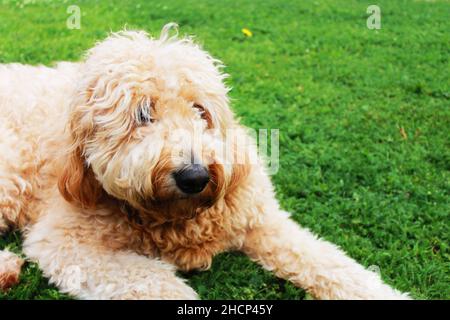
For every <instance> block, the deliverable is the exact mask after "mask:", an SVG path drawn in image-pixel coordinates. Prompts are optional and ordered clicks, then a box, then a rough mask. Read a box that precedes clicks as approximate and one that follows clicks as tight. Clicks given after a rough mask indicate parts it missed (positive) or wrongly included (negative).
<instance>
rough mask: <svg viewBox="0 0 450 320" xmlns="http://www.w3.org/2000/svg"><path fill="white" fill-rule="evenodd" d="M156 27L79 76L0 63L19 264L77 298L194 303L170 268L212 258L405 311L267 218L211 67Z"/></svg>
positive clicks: (3, 175) (271, 200)
mask: <svg viewBox="0 0 450 320" xmlns="http://www.w3.org/2000/svg"><path fill="white" fill-rule="evenodd" d="M171 27H172V25H167V26H165V27H164V29H163V31H162V34H161V37H160V38H159V39H152V38H149V37H148V36H147V34H145V33H144V32H132V31H125V32H120V33H117V34H113V35H111V36H110V37H108V38H107V39H106V40H104V41H102V42H100V43H98V44H97V45H96V46H95V47H94V48H93V49H91V50H90V51H89V52H88V54H87V57H86V59H85V60H84V61H83V62H81V63H59V64H58V65H57V66H56V67H55V68H48V67H44V66H38V67H33V66H25V65H19V64H11V65H2V66H0V119H1V121H0V229H1V230H2V231H3V232H4V231H6V230H7V229H8V228H9V227H12V226H16V227H19V228H20V229H21V230H23V232H24V238H25V240H24V246H23V249H24V253H25V254H26V255H27V256H28V258H30V259H32V260H33V261H36V262H37V263H39V266H40V268H41V269H42V270H43V272H44V274H45V276H46V277H48V278H49V279H50V282H52V283H54V284H56V285H57V286H58V288H59V289H60V290H61V291H62V292H67V293H70V294H72V295H74V296H75V297H78V298H84V299H196V298H197V294H196V293H195V292H194V290H193V289H192V288H190V287H189V286H188V285H187V284H186V283H185V282H184V281H183V280H182V279H180V278H178V277H177V276H176V275H175V270H176V269H179V270H192V269H207V268H208V267H209V266H210V265H211V260H212V258H213V256H214V255H215V254H217V253H220V252H223V251H226V250H241V251H243V252H245V253H246V254H247V255H248V256H249V257H250V258H251V259H253V260H254V261H257V262H258V263H260V264H261V265H262V266H263V267H264V268H266V269H268V270H271V271H273V272H274V273H275V274H276V275H277V276H279V277H281V278H284V279H288V280H290V281H292V282H293V283H294V284H295V285H297V286H299V287H302V288H304V289H306V290H307V291H308V292H310V293H311V294H312V295H314V296H315V297H317V298H321V299H402V298H408V296H407V295H406V294H402V293H400V292H398V291H396V290H394V289H392V288H390V287H389V286H388V285H386V284H384V283H383V282H382V280H381V279H380V277H379V275H378V274H376V273H374V272H370V271H368V270H366V269H365V268H364V267H362V266H361V265H359V264H358V263H357V262H355V261H354V260H352V259H351V258H349V257H348V256H346V255H345V254H344V253H343V252H342V251H341V250H339V249H338V248H337V247H336V246H334V245H333V244H331V243H328V242H326V241H323V240H320V239H318V238H317V237H316V236H315V235H313V234H312V233H311V232H309V231H308V230H305V229H302V228H300V227H299V226H298V224H297V223H295V222H293V221H292V220H291V219H290V218H289V214H288V213H286V212H284V211H283V210H282V209H280V207H279V205H278V203H277V201H276V199H275V196H274V192H273V188H272V184H271V182H270V180H269V178H268V176H267V174H266V173H265V169H264V166H263V165H261V164H259V163H258V162H252V161H251V159H254V155H255V147H254V146H252V145H249V146H248V147H246V148H241V147H240V146H239V144H238V143H237V142H236V141H247V140H248V139H247V137H246V134H245V133H244V131H243V130H240V126H239V124H238V123H237V121H236V120H235V118H234V116H233V113H232V112H231V110H230V108H229V103H228V98H227V91H228V90H227V88H226V86H225V85H224V83H223V79H224V74H222V73H221V72H220V63H219V62H218V61H217V60H215V59H213V58H212V57H211V56H210V55H208V53H206V52H205V51H203V50H202V49H201V48H199V46H197V45H196V44H194V43H193V42H192V41H191V40H190V39H179V38H177V37H175V36H174V37H169V36H168V32H169V29H170V28H171ZM230 130H233V131H234V132H235V134H236V135H237V139H227V135H228V134H229V132H230ZM194 131H197V132H198V131H200V133H201V135H200V136H201V137H200V139H197V140H196V142H195V143H194V141H191V140H190V139H187V137H186V135H185V134H181V135H180V134H179V133H180V132H187V133H192V132H194ZM174 150H176V152H174ZM224 154H228V155H230V154H231V155H232V158H233V159H234V156H236V155H240V156H241V158H242V159H244V161H243V162H240V163H239V162H237V161H235V162H233V161H232V162H231V163H230V162H227V161H226V159H225V158H224V157H225V156H224ZM242 156H243V157H242ZM3 256H4V259H3V261H2V262H0V263H2V264H3V265H4V266H6V263H7V260H8V261H9V262H11V259H13V258H12V257H11V255H10V254H7V255H3ZM0 257H1V256H0ZM11 265H12V266H16V267H20V262H18V263H11ZM0 270H3V269H2V268H0ZM12 271H14V270H12ZM3 272H8V270H6V271H5V270H3ZM9 272H11V270H9Z"/></svg>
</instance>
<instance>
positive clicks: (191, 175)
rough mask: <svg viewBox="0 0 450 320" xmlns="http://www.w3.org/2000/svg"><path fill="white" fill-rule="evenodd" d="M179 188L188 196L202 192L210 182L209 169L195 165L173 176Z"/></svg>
mask: <svg viewBox="0 0 450 320" xmlns="http://www.w3.org/2000/svg"><path fill="white" fill-rule="evenodd" d="M173 177H174V179H175V182H176V184H177V187H178V188H179V189H180V190H181V191H183V192H184V193H187V194H195V193H200V192H202V191H203V190H204V189H205V187H206V185H207V184H208V182H209V173H208V169H207V168H205V167H204V166H202V165H200V164H193V165H190V166H188V167H185V168H183V169H181V170H179V171H177V172H175V173H174V174H173Z"/></svg>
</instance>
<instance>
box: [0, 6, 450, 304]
mask: <svg viewBox="0 0 450 320" xmlns="http://www.w3.org/2000/svg"><path fill="white" fill-rule="evenodd" d="M36 2H37V3H30V4H25V5H20V4H21V3H23V1H5V0H3V1H2V0H0V3H2V4H0V34H1V41H0V62H1V63H8V62H16V61H18V62H22V63H31V64H38V63H43V64H50V63H51V62H52V61H57V60H77V59H79V57H80V55H81V54H82V53H83V51H84V50H85V49H87V48H89V47H91V46H92V45H93V44H94V42H95V41H96V40H99V39H102V38H103V37H105V36H106V34H107V32H108V31H109V30H119V29H121V28H122V27H123V26H124V25H127V26H128V28H130V29H131V28H138V29H145V30H147V31H150V32H152V33H156V34H157V33H158V32H159V30H160V29H161V27H162V26H163V25H164V24H165V23H167V22H169V21H176V22H178V23H179V24H180V27H181V30H180V32H181V34H185V33H187V34H195V35H196V38H197V40H198V41H199V42H200V43H202V44H203V45H204V47H205V48H206V49H207V50H209V51H210V52H211V53H212V54H213V55H215V56H216V57H218V58H220V59H221V60H223V61H224V62H225V64H226V65H227V66H228V68H227V72H228V73H230V74H231V78H230V79H229V84H230V85H231V86H232V87H233V91H232V93H231V96H232V98H233V109H234V110H235V111H236V113H237V114H238V115H239V116H240V117H241V118H242V122H243V123H244V124H246V125H248V126H249V127H253V128H278V129H280V135H281V138H280V141H281V143H280V145H281V149H280V154H281V168H280V171H279V172H278V174H276V175H275V176H273V181H274V183H275V185H276V189H277V192H278V198H279V200H280V202H281V205H282V206H283V207H284V208H285V209H286V210H289V211H290V212H292V214H293V217H294V219H295V220H297V221H298V222H300V223H301V224H302V225H304V226H307V227H309V228H310V229H312V230H313V231H315V232H317V233H318V234H320V235H321V236H323V237H324V238H326V239H327V240H330V241H332V242H334V243H337V244H339V245H340V246H341V247H342V248H344V249H345V250H346V251H347V252H348V253H349V254H350V255H351V256H352V257H354V258H355V259H357V260H358V261H360V262H361V263H362V264H364V265H366V266H370V265H376V266H378V267H379V268H380V270H381V274H382V277H383V278H384V279H385V280H386V281H387V282H388V283H389V284H391V285H393V286H395V287H396V288H398V289H400V290H403V291H409V292H411V293H412V296H413V297H415V298H421V299H438V298H441V299H442V298H443V299H449V298H450V263H449V261H450V259H449V258H450V254H449V245H450V243H449V235H450V230H449V225H450V215H449V214H450V200H449V199H450V142H449V135H450V103H449V97H450V92H449V87H450V83H449V71H450V66H449V56H450V50H449V46H450V36H449V30H450V23H449V21H450V14H449V13H450V3H449V2H448V1H401V0H396V1H393V0H380V1H377V4H378V5H379V6H380V8H381V15H382V21H381V22H382V29H381V30H378V31H376V30H369V29H367V27H366V18H367V16H368V15H367V14H366V8H367V7H368V5H370V4H373V2H372V1H356V0H346V1H344V0H342V1H337V0H334V1H332V0H327V1H324V0H322V1H299V0H289V1H282V2H281V1H279V0H268V1H216V0H209V1H193V0H190V1H187V0H170V1H169V0H165V1H158V2H154V1H145V0H141V1H135V2H133V3H131V1H130V2H129V3H128V1H106V0H105V1H76V4H78V5H79V6H80V7H81V10H82V13H83V15H82V28H81V30H68V29H67V28H66V19H67V17H68V14H67V13H66V8H67V6H68V5H69V4H72V3H71V2H65V3H63V2H56V1H36ZM150 2H152V3H150ZM244 27H247V28H249V29H250V30H251V31H252V32H253V34H254V35H253V37H251V38H245V37H244V36H243V34H242V33H241V29H242V28H244ZM402 132H403V133H402ZM20 242H21V240H20V235H18V234H10V235H7V236H6V237H4V238H2V239H0V248H3V247H5V246H6V247H10V248H12V250H16V251H17V252H20ZM183 276H184V277H187V278H188V279H189V282H190V283H191V284H192V286H193V287H194V288H195V289H196V290H197V291H198V292H199V293H200V295H201V297H202V298H211V299H216V298H222V299H228V298H237V299H264V298H271V299H304V298H307V297H308V296H305V293H304V292H303V291H302V290H300V289H297V288H295V287H294V286H292V285H291V284H289V283H287V282H285V281H282V280H279V279H277V278H275V277H274V276H272V275H271V274H270V273H268V272H265V271H263V270H262V268H260V267H259V266H257V265H256V264H254V263H252V262H250V261H249V260H248V259H247V258H246V257H244V256H242V255H240V254H234V253H227V254H222V255H220V256H218V257H216V258H215V260H214V264H213V267H212V269H211V270H210V271H207V272H203V273H190V274H186V275H183ZM16 298H20V299H54V298H55V299H64V298H68V297H67V296H65V295H62V294H60V293H58V291H57V290H56V289H55V288H54V287H52V286H49V285H48V283H47V280H46V279H45V278H43V277H42V275H41V272H40V271H39V269H38V267H37V266H36V265H35V264H32V263H28V264H27V265H26V267H25V268H24V272H23V274H22V278H21V283H20V284H19V285H18V286H16V287H14V288H12V289H11V290H10V291H9V292H8V293H6V294H0V299H16Z"/></svg>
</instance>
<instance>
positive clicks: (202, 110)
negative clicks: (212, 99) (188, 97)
mask: <svg viewBox="0 0 450 320" xmlns="http://www.w3.org/2000/svg"><path fill="white" fill-rule="evenodd" d="M192 107H193V108H195V109H197V111H198V113H199V114H200V116H201V117H202V119H205V120H206V111H205V108H203V106H202V105H200V104H198V103H194V105H193V106H192Z"/></svg>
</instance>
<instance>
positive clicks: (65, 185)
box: [58, 148, 103, 208]
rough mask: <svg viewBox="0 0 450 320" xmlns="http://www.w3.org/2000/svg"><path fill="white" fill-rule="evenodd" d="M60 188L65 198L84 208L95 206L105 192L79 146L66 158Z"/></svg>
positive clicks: (59, 182) (59, 181) (59, 183)
mask: <svg viewBox="0 0 450 320" xmlns="http://www.w3.org/2000/svg"><path fill="white" fill-rule="evenodd" d="M58 188H59V192H60V193H61V195H62V196H63V197H64V199H66V200H67V201H68V202H70V203H73V204H76V205H78V206H80V207H82V208H95V207H96V205H97V202H98V200H99V199H100V197H101V196H102V193H103V188H102V187H101V185H100V183H99V182H98V181H97V179H95V175H94V172H93V171H92V169H90V168H87V167H86V165H85V164H84V161H83V159H82V156H81V152H80V150H79V148H77V149H76V150H74V151H72V153H71V154H69V156H68V158H67V159H66V163H65V165H64V168H63V171H62V173H61V175H60V177H59V180H58Z"/></svg>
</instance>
